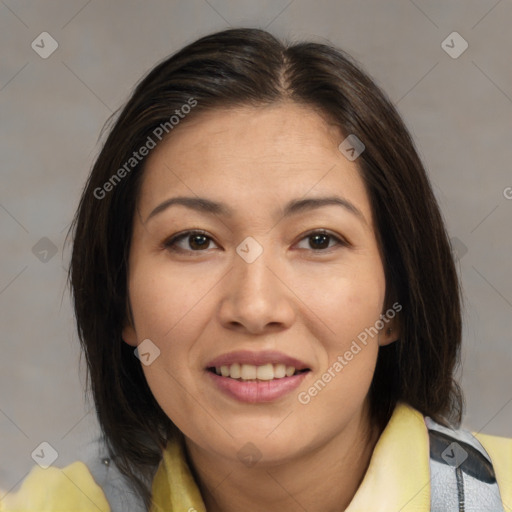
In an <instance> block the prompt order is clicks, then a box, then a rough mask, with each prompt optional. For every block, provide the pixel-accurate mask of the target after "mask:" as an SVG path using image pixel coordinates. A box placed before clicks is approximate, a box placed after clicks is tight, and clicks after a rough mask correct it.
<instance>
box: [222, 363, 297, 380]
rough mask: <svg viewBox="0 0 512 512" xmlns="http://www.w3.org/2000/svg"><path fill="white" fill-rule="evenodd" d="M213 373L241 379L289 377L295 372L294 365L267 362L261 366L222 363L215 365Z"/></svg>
mask: <svg viewBox="0 0 512 512" xmlns="http://www.w3.org/2000/svg"><path fill="white" fill-rule="evenodd" d="M215 373H216V374H217V375H222V376H223V377H230V378H232V379H241V380H256V379H258V380H273V379H282V378H283V377H291V376H292V375H293V374H294V373H295V367H293V366H286V365H284V364H281V363H280V364H272V363H267V364H264V365H262V366H254V365H252V364H242V365H241V364H238V363H234V364H232V365H229V366H227V365H223V366H217V367H215Z"/></svg>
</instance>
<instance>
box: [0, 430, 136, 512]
mask: <svg viewBox="0 0 512 512" xmlns="http://www.w3.org/2000/svg"><path fill="white" fill-rule="evenodd" d="M78 458H79V460H77V461H75V462H73V463H72V464H69V465H68V466H65V467H63V468H57V467H54V466H50V467H49V468H47V469H43V468H41V467H39V466H34V467H33V468H32V469H31V471H30V473H29V474H28V475H27V476H26V478H25V479H24V480H23V482H22V484H21V487H20V489H19V490H18V491H17V492H13V493H9V494H7V495H6V496H5V497H3V499H0V512H29V511H30V512H35V511H38V512H61V511H63V512H64V511H65V512H75V511H76V512H89V511H91V512H121V511H122V512H124V511H125V510H129V511H130V512H145V508H144V506H143V503H142V500H141V499H140V498H139V496H138V495H137V494H136V493H135V492H134V490H133V489H132V488H131V485H130V483H129V482H127V480H126V479H125V477H124V476H123V475H122V474H121V472H120V471H119V469H118V468H117V466H116V465H115V463H114V462H113V460H111V458H110V456H109V453H108V451H107V449H106V447H105V444H104V443H103V441H102V438H101V437H97V438H95V439H93V440H91V441H89V442H86V443H85V444H84V445H83V446H82V447H81V448H80V449H79V456H78Z"/></svg>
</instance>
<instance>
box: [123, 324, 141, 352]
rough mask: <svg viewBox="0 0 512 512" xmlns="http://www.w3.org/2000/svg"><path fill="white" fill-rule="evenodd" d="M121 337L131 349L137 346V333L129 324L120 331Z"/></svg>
mask: <svg viewBox="0 0 512 512" xmlns="http://www.w3.org/2000/svg"><path fill="white" fill-rule="evenodd" d="M122 337H123V341H124V342H125V343H128V345H131V346H132V347H136V346H137V333H136V332H135V329H134V328H133V326H132V325H131V324H128V325H125V326H124V327H123V330H122Z"/></svg>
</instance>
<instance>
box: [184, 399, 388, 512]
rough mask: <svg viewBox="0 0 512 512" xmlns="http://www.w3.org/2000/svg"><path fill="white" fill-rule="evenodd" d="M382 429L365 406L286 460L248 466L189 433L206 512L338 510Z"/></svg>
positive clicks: (352, 489) (360, 477)
mask: <svg viewBox="0 0 512 512" xmlns="http://www.w3.org/2000/svg"><path fill="white" fill-rule="evenodd" d="M365 403H366V402H365ZM380 433H381V432H380V431H379V429H378V428H377V427H375V426H374V425H372V424H371V422H370V419H369V414H368V409H367V407H363V408H362V409H361V411H360V413H359V414H358V415H357V416H356V417H354V418H352V419H351V421H350V422H349V424H347V425H346V427H345V428H344V429H343V431H341V432H340V433H339V434H337V435H336V436H335V437H333V438H331V439H329V440H328V441H327V442H325V443H323V444H322V445H320V446H318V447H315V448H314V449H311V450H309V451H308V450H304V451H303V453H301V454H300V455H298V456H296V457H294V458H292V459H289V460H287V461H286V462H283V463H278V464H275V463H273V464H260V463H257V464H256V465H255V466H253V467H250V468H248V467H246V466H244V465H243V464H241V463H240V462H239V461H238V460H237V461H236V462H234V461H233V460H231V459H223V458H220V459H219V457H218V455H215V454H212V453H210V452H206V451H205V450H203V449H202V448H200V447H198V446H197V445H196V444H194V443H192V442H191V440H190V439H188V438H187V437H185V443H186V451H187V455H188V458H189V465H190V466H191V470H192V472H193V473H194V476H195V479H196V482H197V483H198V486H199V489H200V491H201V495H202V497H203V500H204V502H205V505H206V509H207V510H208V512H238V511H240V510H244V511H245V512H256V511H261V510H266V511H267V512H274V511H275V512H277V511H279V512H283V511H287V510H294V511H295V510H308V511H310V512H313V511H316V510H318V511H322V512H340V511H343V510H345V508H346V507H347V506H348V505H349V504H350V502H351V500H352V498H353V497H354V495H355V493H356V491H357V489H358V487H359V485H360V484H361V481H362V480H363V477H364V475H365V473H366V470H367V468H368V465H369V462H370V459H371V456H372V453H373V449H374V447H375V444H376V443H377V441H378V438H379V436H380Z"/></svg>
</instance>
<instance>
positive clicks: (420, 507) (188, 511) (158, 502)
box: [151, 402, 430, 512]
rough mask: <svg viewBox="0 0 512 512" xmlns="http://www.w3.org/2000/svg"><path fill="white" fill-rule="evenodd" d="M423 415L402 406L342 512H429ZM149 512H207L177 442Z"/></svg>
mask: <svg viewBox="0 0 512 512" xmlns="http://www.w3.org/2000/svg"><path fill="white" fill-rule="evenodd" d="M428 450H429V441H428V431H427V427H426V425H425V421H424V419H423V415H422V414H421V413H420V412H418V411H417V410H416V409H413V408H412V407H410V406H409V405H407V404H405V403H402V402H400V403H399V404H398V405H397V406H396V407H395V410H394V411H393V415H392V416H391V419H390V420H389V423H388V424H387V426H386V428H385V429H384V431H383V432H382V434H381V436H380V438H379V440H378V442H377V444H376V445H375V449H374V451H373V455H372V458H371V460H370V464H369V466H368V470H367V472H366V474H365V476H364V479H363V481H362V482H361V485H360V486H359V489H358V490H357V492H356V494H355V496H354V498H353V499H352V501H351V502H350V505H349V507H348V508H347V509H346V510H345V512H368V511H369V510H371V511H372V512H389V511H390V510H400V511H401V512H412V511H415V512H428V511H429V510H430V468H429V452H428ZM153 503H154V504H153V506H152V508H151V512H162V511H164V510H165V511H170V512H177V511H180V512H194V511H197V512H206V507H205V505H204V502H203V500H202V498H201V493H200V491H199V488H198V486H197V484H196V482H195V481H194V477H193V476H192V473H191V472H190V468H189V467H188V465H187V462H186V459H185V453H184V447H183V444H182V442H181V440H179V439H176V440H173V441H169V443H168V445H167V447H166V449H165V451H164V455H163V459H162V462H161V463H160V466H159V467H158V470H157V472H156V474H155V478H154V480H153Z"/></svg>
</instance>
